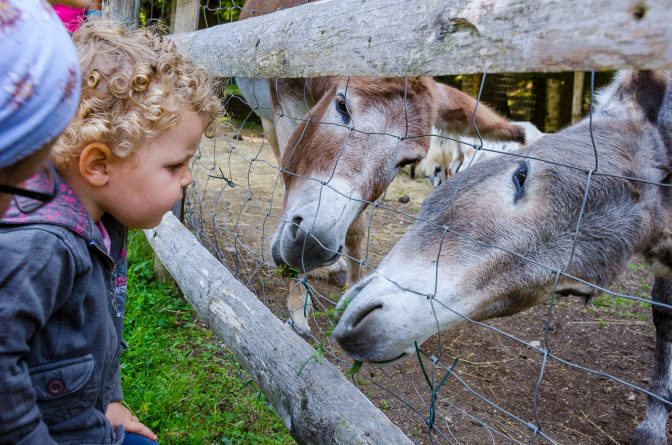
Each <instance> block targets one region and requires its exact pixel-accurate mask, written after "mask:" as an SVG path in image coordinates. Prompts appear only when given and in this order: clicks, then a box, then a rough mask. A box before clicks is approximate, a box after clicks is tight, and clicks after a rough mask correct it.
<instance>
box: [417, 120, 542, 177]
mask: <svg viewBox="0 0 672 445" xmlns="http://www.w3.org/2000/svg"><path fill="white" fill-rule="evenodd" d="M513 124H515V125H518V126H520V127H523V128H524V129H525V144H521V143H519V142H501V141H492V140H489V139H483V148H484V149H485V150H483V149H482V150H476V148H474V147H478V146H479V145H480V140H479V139H478V138H474V137H464V136H460V135H456V134H452V133H445V132H442V131H440V130H439V129H437V128H433V129H432V134H433V135H437V136H431V137H430V142H429V151H428V152H427V157H425V159H423V160H422V161H420V163H419V164H418V165H417V167H416V168H415V169H414V170H412V172H413V173H415V174H414V175H413V176H416V175H418V174H419V175H424V176H425V177H426V178H427V179H428V180H429V182H431V183H432V185H433V186H434V187H438V186H439V185H440V184H442V183H443V182H445V181H446V179H447V178H450V177H451V176H453V175H455V174H456V173H457V172H460V171H463V170H465V169H466V168H468V167H469V166H470V165H473V164H475V163H476V162H479V161H483V160H485V159H489V158H492V157H493V156H496V155H498V154H499V153H508V152H512V151H515V150H518V149H519V148H522V147H525V146H527V145H530V144H532V143H533V142H535V141H536V140H537V139H539V138H541V137H542V136H543V135H544V134H545V133H542V132H541V131H540V130H539V129H538V128H537V127H536V126H535V125H534V124H533V123H531V122H526V121H523V122H513ZM489 150H493V151H489ZM472 158H473V161H472ZM413 176H412V178H413ZM413 179H414V178H413Z"/></svg>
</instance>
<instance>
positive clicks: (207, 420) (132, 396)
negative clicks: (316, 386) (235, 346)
mask: <svg viewBox="0 0 672 445" xmlns="http://www.w3.org/2000/svg"><path fill="white" fill-rule="evenodd" d="M152 275H153V260H152V250H151V248H150V247H149V244H148V243H147V241H146V240H145V237H144V235H143V234H142V232H139V231H134V232H131V234H130V236H129V274H128V296H127V307H126V321H125V327H124V339H125V340H126V342H127V343H128V345H129V347H128V349H127V350H126V351H125V352H124V355H123V356H122V360H121V362H122V363H121V366H122V372H121V377H122V387H123V389H124V398H125V403H126V404H127V405H128V406H129V408H130V409H131V410H132V411H133V412H134V413H135V414H136V415H137V416H138V417H139V418H140V420H141V421H142V422H143V423H145V425H147V426H148V427H150V428H151V429H152V430H153V431H154V432H155V433H156V434H157V435H158V436H159V442H160V443H161V444H162V445H168V444H293V443H295V442H294V440H293V439H292V438H291V436H290V435H289V433H288V432H287V429H286V428H285V427H284V425H283V424H282V422H281V421H280V419H279V418H278V417H277V415H276V414H275V413H274V411H273V410H272V408H270V407H269V406H268V405H267V404H266V403H265V402H264V399H263V396H261V395H260V393H259V392H258V389H257V388H256V386H255V385H254V384H253V383H251V382H250V381H249V377H247V376H246V374H244V373H243V372H242V371H241V370H240V369H239V367H238V364H237V363H236V362H235V361H234V360H233V359H232V357H231V356H230V353H228V352H227V351H225V350H222V349H221V348H220V347H219V346H218V342H217V341H216V339H214V338H213V335H212V333H210V331H208V330H207V329H205V328H204V327H202V326H200V325H198V324H197V323H195V322H194V320H195V313H194V310H193V309H192V308H191V306H190V305H189V304H188V303H187V302H186V301H185V300H184V299H183V298H182V297H181V296H180V293H179V290H178V289H176V287H175V286H174V285H171V284H165V283H158V282H156V281H154V280H153V276H152Z"/></svg>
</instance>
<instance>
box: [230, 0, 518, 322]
mask: <svg viewBox="0 0 672 445" xmlns="http://www.w3.org/2000/svg"><path fill="white" fill-rule="evenodd" d="M303 3H309V2H306V1H305V0H252V1H248V2H246V3H245V6H244V7H243V9H242V12H241V16H240V18H241V19H247V18H250V17H254V16H257V15H263V14H265V13H268V12H272V11H275V10H277V9H286V8H290V7H293V6H297V5H299V4H303ZM236 81H237V83H238V86H239V87H240V89H241V92H242V93H243V95H244V96H245V98H246V99H247V100H248V102H249V103H250V104H251V105H252V106H253V108H254V109H255V112H256V113H257V114H259V115H260V116H261V118H262V122H263V123H264V127H265V129H266V131H267V137H268V139H269V141H270V142H271V144H272V145H274V151H275V153H276V156H277V157H278V162H279V164H280V165H281V166H282V180H283V185H284V196H283V216H282V219H281V222H280V224H279V225H278V227H277V229H276V231H275V234H274V236H273V239H272V242H271V251H272V256H273V260H274V261H275V263H276V264H278V265H281V264H288V265H290V266H293V267H295V268H298V269H299V270H301V271H302V272H309V271H311V270H313V269H316V268H320V267H325V266H329V265H332V264H334V263H336V262H337V261H338V260H339V258H340V256H341V254H342V253H344V252H345V253H347V256H348V258H349V259H350V265H349V266H350V267H349V276H348V281H349V282H354V281H356V280H357V279H358V278H359V264H358V261H359V260H360V259H361V258H362V256H363V253H362V246H363V239H364V236H365V227H364V223H363V221H361V218H359V216H360V215H361V213H362V211H363V210H364V209H365V208H366V207H367V205H368V203H369V202H372V201H374V200H376V199H377V198H378V197H380V196H381V195H382V193H383V191H384V190H385V188H386V187H387V185H388V184H389V183H390V182H391V181H392V179H393V178H394V176H395V175H396V174H397V173H398V172H399V170H400V169H401V168H402V167H403V166H404V165H407V164H411V163H414V162H417V161H419V160H421V159H422V158H424V157H425V155H426V154H427V150H428V148H429V135H430V134H431V132H432V128H433V127H436V128H438V129H440V130H442V131H445V132H451V133H454V134H465V135H466V134H469V135H474V134H475V132H474V129H473V123H472V117H473V114H474V109H475V108H476V100H475V99H474V98H472V97H470V96H468V95H466V94H464V93H462V92H460V91H459V90H457V89H455V88H452V87H449V86H447V85H443V84H440V83H437V82H436V81H435V80H434V79H432V78H429V77H419V78H408V79H407V80H406V79H404V78H372V77H358V78H349V77H328V78H325V77H320V78H311V79H270V80H268V79H239V78H238V79H236ZM474 120H475V124H476V126H478V128H479V130H480V132H481V134H482V135H483V137H488V138H491V139H496V140H507V141H509V140H512V141H519V142H524V139H525V130H524V129H523V128H521V127H519V126H516V125H514V124H512V123H510V122H509V121H507V120H506V119H504V118H502V117H501V116H499V115H497V114H496V113H495V112H493V111H492V110H490V109H489V108H488V107H486V106H485V105H483V104H480V105H479V106H478V107H477V111H476V115H475V119H474ZM295 289H297V290H299V292H296V293H293V297H292V296H290V300H289V302H288V306H289V310H290V313H291V317H292V320H293V321H294V323H295V324H296V325H297V326H298V328H300V330H308V324H307V321H306V319H305V313H306V312H307V311H306V309H305V308H304V307H303V306H304V301H306V300H305V298H304V292H303V291H302V287H301V286H297V287H296V288H295Z"/></svg>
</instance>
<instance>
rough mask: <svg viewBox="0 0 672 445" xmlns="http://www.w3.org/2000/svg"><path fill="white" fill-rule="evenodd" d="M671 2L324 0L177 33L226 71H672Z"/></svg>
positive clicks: (198, 56) (196, 55) (203, 59)
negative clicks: (626, 69)
mask: <svg viewBox="0 0 672 445" xmlns="http://www.w3.org/2000/svg"><path fill="white" fill-rule="evenodd" d="M670 23H672V0H657V1H655V2H654V1H650V2H635V1H633V0H594V1H590V2H586V1H584V0H548V1H543V2H540V1H538V0H509V1H502V0H339V1H333V0H323V1H318V2H315V3H308V4H305V5H301V6H297V7H295V8H291V9H287V10H283V11H277V12H274V13H272V14H267V15H264V16H260V17H253V18H250V19H247V20H242V21H240V22H234V23H229V24H225V25H220V26H214V27H212V28H209V29H205V30H201V31H197V32H194V33H189V34H183V35H176V36H174V37H173V38H174V39H175V40H176V41H178V42H179V43H180V45H181V46H183V48H184V49H185V51H186V52H187V53H188V54H189V56H190V57H191V58H192V59H193V60H194V61H196V62H199V63H201V64H204V65H206V66H207V67H209V69H210V70H212V71H213V72H214V73H216V74H219V75H221V76H239V77H313V76H329V75H352V76H403V75H432V76H433V75H447V74H466V73H479V72H488V73H502V72H550V71H591V70H596V71H597V70H608V69H619V68H627V67H634V68H639V69H670V68H672V26H669V24H670Z"/></svg>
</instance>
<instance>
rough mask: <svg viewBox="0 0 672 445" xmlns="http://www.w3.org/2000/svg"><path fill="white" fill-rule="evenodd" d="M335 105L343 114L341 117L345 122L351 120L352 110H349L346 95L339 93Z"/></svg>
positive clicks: (339, 112)
mask: <svg viewBox="0 0 672 445" xmlns="http://www.w3.org/2000/svg"><path fill="white" fill-rule="evenodd" d="M334 105H335V106H336V111H338V114H340V115H341V119H342V120H343V123H344V124H347V123H348V122H350V112H348V106H347V105H346V103H345V96H343V95H341V94H339V95H337V96H336V100H334Z"/></svg>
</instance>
